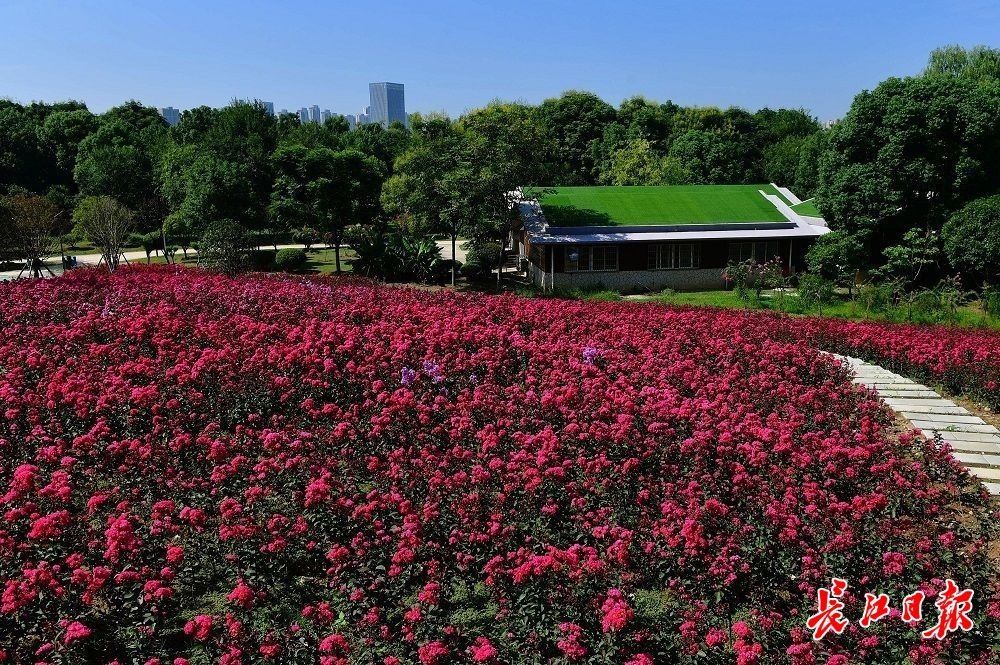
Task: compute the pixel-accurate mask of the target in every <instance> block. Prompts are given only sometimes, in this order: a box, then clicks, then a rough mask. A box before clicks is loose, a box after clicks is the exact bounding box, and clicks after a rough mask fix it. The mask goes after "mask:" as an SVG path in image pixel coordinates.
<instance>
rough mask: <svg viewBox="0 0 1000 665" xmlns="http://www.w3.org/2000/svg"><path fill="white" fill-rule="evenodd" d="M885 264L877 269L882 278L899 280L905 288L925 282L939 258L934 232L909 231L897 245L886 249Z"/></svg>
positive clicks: (939, 249) (939, 248)
mask: <svg viewBox="0 0 1000 665" xmlns="http://www.w3.org/2000/svg"><path fill="white" fill-rule="evenodd" d="M884 254H885V258H886V262H885V265H883V266H882V267H881V268H879V269H878V271H877V274H878V275H880V276H882V277H887V278H896V279H901V280H903V282H904V283H905V284H906V286H915V285H917V284H919V283H920V282H921V279H922V278H923V281H927V280H928V279H929V278H930V275H931V274H932V272H933V269H934V267H935V266H937V265H938V262H939V261H940V258H941V242H940V239H939V238H938V235H937V233H936V232H934V231H921V230H918V229H910V230H909V231H907V232H906V233H904V234H903V238H902V241H901V242H900V243H899V244H898V245H892V246H890V247H886V248H885V250H884Z"/></svg>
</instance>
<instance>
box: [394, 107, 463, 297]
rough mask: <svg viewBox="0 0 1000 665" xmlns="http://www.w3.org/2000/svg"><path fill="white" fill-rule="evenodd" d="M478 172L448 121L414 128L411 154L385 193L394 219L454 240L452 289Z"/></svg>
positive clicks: (423, 123) (402, 158)
mask: <svg viewBox="0 0 1000 665" xmlns="http://www.w3.org/2000/svg"><path fill="white" fill-rule="evenodd" d="M474 179H475V172H474V169H473V166H472V164H471V163H470V162H469V160H468V155H467V154H466V150H465V143H464V137H463V134H462V133H461V132H460V131H459V129H458V128H457V127H456V126H455V125H454V124H453V123H452V122H450V121H449V120H448V119H447V118H431V119H429V120H427V121H424V120H423V119H419V120H418V121H417V122H415V123H414V137H413V142H412V144H411V147H410V149H409V150H408V151H407V152H405V153H404V154H403V155H401V156H400V157H399V159H397V160H396V165H395V169H394V173H393V175H392V177H391V178H389V179H388V180H387V181H386V183H385V186H384V187H383V188H382V206H383V208H384V209H385V211H386V213H387V214H389V215H392V216H395V217H402V216H404V215H409V216H410V218H411V219H412V220H413V223H414V226H415V227H416V229H417V230H418V235H419V234H420V233H422V232H431V233H447V234H448V236H449V238H450V240H451V258H452V270H451V283H452V286H454V284H455V266H454V259H455V253H456V244H457V241H458V236H459V234H460V233H462V232H463V231H464V230H465V229H467V228H469V226H470V224H471V220H472V219H473V218H474V217H473V215H474V211H475V206H476V203H475V201H474V199H473V194H474V192H475V190H476V188H475V182H474Z"/></svg>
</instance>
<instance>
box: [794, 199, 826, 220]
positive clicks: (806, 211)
mask: <svg viewBox="0 0 1000 665" xmlns="http://www.w3.org/2000/svg"><path fill="white" fill-rule="evenodd" d="M792 210H794V211H795V212H797V213H799V214H800V215H805V216H806V217H822V216H823V214H822V213H821V212H820V211H819V208H817V207H816V201H815V199H808V200H806V201H803V202H802V203H798V204H796V205H793V206H792Z"/></svg>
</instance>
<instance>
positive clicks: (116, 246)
mask: <svg viewBox="0 0 1000 665" xmlns="http://www.w3.org/2000/svg"><path fill="white" fill-rule="evenodd" d="M73 221H74V222H76V225H77V228H79V229H80V231H81V232H82V234H83V236H84V237H86V238H87V239H88V240H89V241H90V242H92V243H93V244H94V247H96V248H97V249H98V251H100V252H101V258H102V260H103V262H104V265H106V266H107V267H108V270H109V271H111V272H114V271H115V269H117V268H118V263H119V260H120V259H121V257H122V255H123V251H124V249H125V244H126V242H127V241H128V237H129V233H130V232H131V230H132V225H133V220H132V213H131V212H129V210H128V208H126V207H125V206H123V205H122V204H121V203H119V202H118V201H116V200H115V199H113V198H111V197H110V196H90V197H87V198H85V199H83V200H82V201H80V204H79V205H78V206H77V207H76V210H74V211H73ZM147 256H148V253H147Z"/></svg>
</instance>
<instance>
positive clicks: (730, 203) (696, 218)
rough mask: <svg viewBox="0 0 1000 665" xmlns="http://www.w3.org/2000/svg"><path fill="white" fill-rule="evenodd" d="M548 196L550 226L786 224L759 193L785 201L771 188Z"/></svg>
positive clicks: (573, 191)
mask: <svg viewBox="0 0 1000 665" xmlns="http://www.w3.org/2000/svg"><path fill="white" fill-rule="evenodd" d="M546 191H548V192H549V193H548V194H547V195H546V196H543V197H542V198H541V200H540V201H539V203H540V204H541V206H542V212H543V213H544V214H545V219H546V221H548V223H549V225H550V226H645V225H649V226H657V225H684V224H734V223H735V224H744V223H755V222H756V223H761V222H764V223H771V222H787V221H788V220H787V219H786V218H785V216H784V215H782V214H781V213H780V212H779V211H778V209H777V208H776V207H775V206H774V204H773V203H771V202H770V201H768V200H767V199H765V198H764V197H763V196H762V195H761V193H760V192H761V191H764V192H766V193H767V194H773V195H775V196H778V197H779V198H781V196H780V194H779V192H778V191H777V190H776V189H775V188H774V187H772V186H771V185H669V186H662V187H555V188H549V189H547V190H546ZM529 195H530V192H529ZM782 200H784V199H782Z"/></svg>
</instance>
